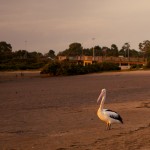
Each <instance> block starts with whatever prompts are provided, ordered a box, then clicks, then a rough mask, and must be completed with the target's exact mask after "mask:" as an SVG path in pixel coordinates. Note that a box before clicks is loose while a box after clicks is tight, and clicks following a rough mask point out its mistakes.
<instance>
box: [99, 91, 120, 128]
mask: <svg viewBox="0 0 150 150" xmlns="http://www.w3.org/2000/svg"><path fill="white" fill-rule="evenodd" d="M105 99H106V89H102V90H101V93H100V95H99V97H98V99H97V102H99V101H100V100H101V103H100V107H99V109H98V111H97V115H98V117H99V118H100V119H101V120H102V121H104V122H106V124H107V129H110V128H111V124H112V123H123V121H122V118H121V116H120V115H119V114H118V113H116V112H114V111H112V110H109V109H104V108H103V106H104V102H105Z"/></svg>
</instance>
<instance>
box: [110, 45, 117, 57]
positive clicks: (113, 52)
mask: <svg viewBox="0 0 150 150" xmlns="http://www.w3.org/2000/svg"><path fill="white" fill-rule="evenodd" d="M111 53H112V56H115V57H118V54H119V53H118V47H117V46H116V45H115V44H112V45H111Z"/></svg>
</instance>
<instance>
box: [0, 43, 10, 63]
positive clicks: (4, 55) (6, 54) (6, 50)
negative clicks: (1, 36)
mask: <svg viewBox="0 0 150 150" xmlns="http://www.w3.org/2000/svg"><path fill="white" fill-rule="evenodd" d="M11 58H12V46H11V45H10V44H8V43H6V42H5V41H2V42H0V62H8V61H9V60H10V59H11Z"/></svg>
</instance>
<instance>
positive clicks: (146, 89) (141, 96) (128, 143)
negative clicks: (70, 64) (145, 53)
mask: <svg viewBox="0 0 150 150" xmlns="http://www.w3.org/2000/svg"><path fill="white" fill-rule="evenodd" d="M21 73H22V74H21ZM102 88H106V89H107V98H106V103H105V108H109V109H111V110H114V111H116V112H118V113H119V114H120V115H121V116H122V118H123V121H124V124H113V125H112V129H111V130H106V129H105V127H106V124H105V123H103V122H102V121H101V120H99V118H98V117H97V114H96V113H97V110H98V108H99V104H97V102H96V100H97V97H98V96H99V94H100V91H101V89H102ZM149 114H150V71H142V70H141V71H128V72H106V73H97V74H88V75H79V76H67V77H47V76H41V75H40V74H39V71H37V72H0V150H149V149H150V115H149Z"/></svg>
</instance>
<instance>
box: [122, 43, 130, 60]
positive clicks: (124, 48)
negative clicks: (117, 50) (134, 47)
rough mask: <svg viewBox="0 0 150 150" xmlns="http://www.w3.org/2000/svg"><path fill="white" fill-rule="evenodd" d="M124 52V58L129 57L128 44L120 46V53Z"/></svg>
mask: <svg viewBox="0 0 150 150" xmlns="http://www.w3.org/2000/svg"><path fill="white" fill-rule="evenodd" d="M122 52H124V55H123V56H124V57H129V53H130V44H129V43H125V44H124V45H123V46H122V49H121V53H122Z"/></svg>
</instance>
